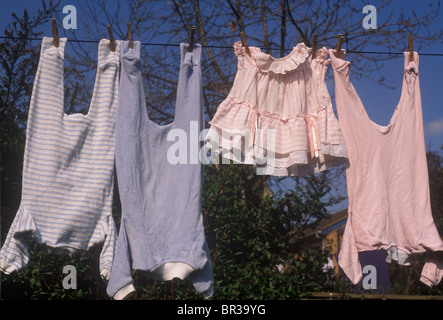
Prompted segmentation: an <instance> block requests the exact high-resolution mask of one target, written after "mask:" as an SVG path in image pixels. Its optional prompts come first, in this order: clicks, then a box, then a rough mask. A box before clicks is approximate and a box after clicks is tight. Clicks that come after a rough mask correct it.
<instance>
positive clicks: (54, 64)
mask: <svg viewBox="0 0 443 320" xmlns="http://www.w3.org/2000/svg"><path fill="white" fill-rule="evenodd" d="M66 41H67V39H66V38H61V39H60V41H59V42H60V43H59V46H58V47H55V46H54V45H53V39H52V38H48V37H45V38H43V41H42V46H41V53H40V60H39V65H38V69H37V73H36V76H35V80H34V87H33V91H32V97H31V103H30V106H29V115H28V123H27V129H26V146H25V155H24V161H23V186H22V198H21V203H20V207H19V210H18V212H17V214H16V216H15V219H14V221H13V223H12V226H11V228H10V229H9V232H8V235H7V238H6V240H5V243H4V244H3V247H2V249H1V251H0V268H1V270H2V271H3V272H5V273H10V272H13V271H16V270H19V269H20V268H22V267H23V266H24V265H25V264H27V263H28V261H29V252H28V251H29V250H28V243H27V238H26V237H25V234H27V233H32V235H33V236H34V238H35V239H36V240H37V242H38V243H43V244H45V245H47V247H49V248H51V249H52V251H55V252H59V253H73V252H75V251H77V250H87V249H89V248H91V247H92V246H94V245H98V244H103V248H102V251H101V255H100V274H101V275H102V277H103V278H105V279H108V278H109V273H110V269H111V266H112V260H113V257H114V247H115V243H116V239H117V233H116V226H115V223H114V220H113V218H112V199H113V192H114V133H115V113H116V109H117V105H118V92H119V90H118V86H119V62H120V46H119V41H116V45H117V48H116V50H115V52H113V51H111V50H110V46H109V44H110V41H109V40H105V39H103V40H101V41H100V43H99V47H98V64H97V73H96V78H95V86H94V92H93V95H92V98H91V103H90V107H89V111H88V114H86V115H83V114H80V113H76V114H70V115H68V114H66V113H65V110H64V87H63V82H64V80H63V72H64V50H65V45H66Z"/></svg>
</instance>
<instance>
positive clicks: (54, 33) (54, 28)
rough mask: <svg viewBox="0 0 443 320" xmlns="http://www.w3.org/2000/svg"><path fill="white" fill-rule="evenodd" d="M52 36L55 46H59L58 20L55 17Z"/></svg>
mask: <svg viewBox="0 0 443 320" xmlns="http://www.w3.org/2000/svg"><path fill="white" fill-rule="evenodd" d="M52 38H53V43H54V47H56V48H58V45H59V41H58V30H57V21H56V20H55V18H52Z"/></svg>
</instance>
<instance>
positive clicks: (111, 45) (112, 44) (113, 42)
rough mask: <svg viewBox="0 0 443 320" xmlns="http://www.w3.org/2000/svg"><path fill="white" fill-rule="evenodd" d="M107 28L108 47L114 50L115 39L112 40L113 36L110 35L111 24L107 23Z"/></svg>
mask: <svg viewBox="0 0 443 320" xmlns="http://www.w3.org/2000/svg"><path fill="white" fill-rule="evenodd" d="M107 28H108V34H109V40H110V41H111V43H110V44H109V47H110V48H111V51H112V52H114V51H115V41H114V36H113V35H112V29H111V25H109V24H108V25H107Z"/></svg>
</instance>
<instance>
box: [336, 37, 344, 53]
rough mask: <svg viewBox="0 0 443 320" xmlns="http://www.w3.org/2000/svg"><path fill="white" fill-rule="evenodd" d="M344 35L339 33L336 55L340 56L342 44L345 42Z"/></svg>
mask: <svg viewBox="0 0 443 320" xmlns="http://www.w3.org/2000/svg"><path fill="white" fill-rule="evenodd" d="M343 40H344V36H343V35H342V34H339V35H338V39H337V44H336V45H335V53H334V54H335V56H336V57H338V55H339V54H340V50H341V46H342V44H343Z"/></svg>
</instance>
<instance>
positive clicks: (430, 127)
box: [0, 0, 443, 211]
mask: <svg viewBox="0 0 443 320" xmlns="http://www.w3.org/2000/svg"><path fill="white" fill-rule="evenodd" d="M165 1H166V0H165ZM355 1H356V2H357V3H359V4H361V6H362V8H363V6H364V4H371V1H357V0H355ZM431 1H432V0H422V1H416V0H393V1H392V3H391V5H390V6H389V7H388V8H386V10H385V11H378V20H379V21H383V19H384V18H385V16H384V15H386V14H387V13H388V12H394V13H396V12H400V11H401V10H403V11H404V12H405V13H410V10H411V9H413V10H416V11H417V14H418V15H420V13H423V12H424V11H426V10H427V4H428V3H430V2H431ZM2 2H3V3H2V10H0V30H1V31H3V30H4V28H5V26H6V24H7V23H9V22H10V21H11V20H12V18H11V13H12V12H16V13H17V14H18V15H19V16H21V13H22V12H23V9H24V8H26V9H27V10H28V12H29V14H30V15H34V14H36V12H37V8H38V7H39V6H41V2H40V1H35V0H16V1H8V2H7V4H5V3H6V1H2ZM434 2H435V1H434ZM79 3H80V0H62V1H61V5H60V17H57V18H58V20H59V23H61V21H60V20H61V19H62V17H63V15H62V13H61V8H63V7H64V6H65V5H74V6H76V7H77V9H78V10H79V9H80V8H81V6H80V5H78V4H79ZM107 3H108V5H114V4H115V3H116V1H115V0H113V1H107ZM122 3H123V1H122ZM440 11H443V8H442V9H441V10H440ZM77 14H78V15H80V14H81V12H80V11H79V12H77ZM363 17H364V14H363V13H362V14H361V16H359V17H356V18H357V19H363ZM431 28H432V30H440V29H443V13H442V12H440V13H439V17H438V18H437V19H436V20H435V22H434V25H432V26H431ZM42 30H43V32H44V34H45V35H47V36H51V35H52V33H51V25H50V23H48V24H47V25H46V26H43V27H42ZM59 32H60V31H59ZM75 32H78V34H76V35H77V37H78V38H79V39H84V38H85V36H82V34H84V30H83V31H82V26H81V24H79V25H78V29H77V30H76V31H75ZM82 32H83V33H82ZM104 34H106V30H104ZM252 45H253V44H252ZM226 46H228V47H229V46H231V43H226ZM406 47H407V39H406V38H405V41H404V47H403V48H397V49H396V50H393V51H403V50H405V49H406ZM344 48H346V47H345V46H344ZM367 50H374V51H376V50H380V48H368V49H367ZM383 51H384V49H383ZM423 53H441V54H443V39H441V41H439V42H434V43H426V49H424V51H423ZM419 54H420V52H419ZM348 57H349V60H352V55H349V56H348ZM234 58H235V57H234V55H233V59H234ZM403 63H404V60H403V56H398V57H396V58H395V59H393V60H390V61H389V62H387V63H385V65H384V67H383V70H381V73H382V74H383V75H384V76H385V77H386V80H387V82H388V84H389V85H390V86H393V87H394V89H387V88H385V87H383V86H380V85H378V84H377V83H376V82H374V81H371V80H368V79H359V80H358V79H351V80H352V82H353V85H354V87H355V88H356V90H357V92H358V94H359V95H360V98H361V100H362V101H363V104H364V105H365V107H366V111H367V113H368V115H369V117H370V118H371V119H372V120H373V121H374V122H376V123H378V124H380V125H386V124H387V123H388V122H389V120H390V118H391V116H392V113H393V111H394V109H395V106H396V105H397V103H398V100H399V98H400V92H401V85H402V80H403ZM329 72H332V70H329ZM420 83H421V95H422V105H423V120H424V126H425V128H424V133H425V142H426V144H427V145H429V146H430V149H431V150H434V151H439V150H440V146H442V145H443V56H425V55H421V56H420ZM333 85H334V84H333V78H332V77H331V80H330V82H329V83H328V87H329V89H330V90H331V92H332V91H333ZM442 153H443V151H442ZM346 205H347V203H346V202H344V203H341V204H340V205H339V206H337V207H336V208H335V210H332V211H336V210H340V209H343V208H345V207H346Z"/></svg>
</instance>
